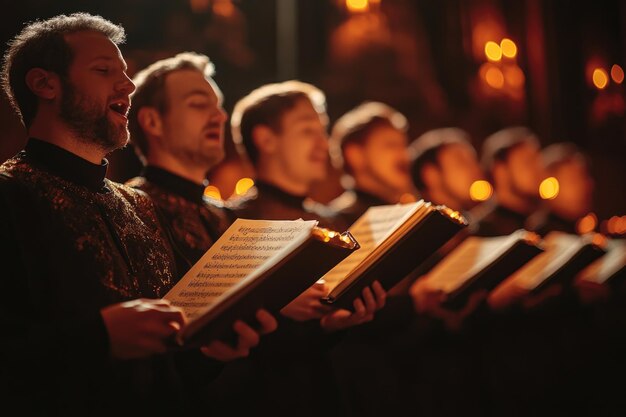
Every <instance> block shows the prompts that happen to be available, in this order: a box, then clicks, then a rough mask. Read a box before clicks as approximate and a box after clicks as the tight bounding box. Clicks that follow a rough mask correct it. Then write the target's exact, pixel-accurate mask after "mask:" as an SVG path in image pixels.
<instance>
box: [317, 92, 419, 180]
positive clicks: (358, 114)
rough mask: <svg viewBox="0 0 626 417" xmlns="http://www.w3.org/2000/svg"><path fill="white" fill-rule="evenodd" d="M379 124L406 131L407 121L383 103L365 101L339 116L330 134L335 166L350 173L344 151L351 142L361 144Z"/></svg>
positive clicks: (331, 151) (331, 152)
mask: <svg viewBox="0 0 626 417" xmlns="http://www.w3.org/2000/svg"><path fill="white" fill-rule="evenodd" d="M381 126H389V127H392V128H394V129H397V130H400V131H402V132H406V131H407V128H408V122H407V120H406V117H404V115H402V113H400V112H399V111H397V110H395V109H393V108H391V107H389V106H388V105H386V104H384V103H379V102H375V101H370V102H365V103H363V104H361V105H359V106H357V107H355V108H354V109H352V110H350V111H349V112H347V113H346V114H344V115H343V116H341V117H340V118H339V119H338V120H337V121H336V122H335V125H334V126H333V130H332V133H331V135H330V143H329V148H330V157H331V161H332V163H333V166H334V167H335V168H339V169H341V168H343V169H344V170H345V171H346V172H347V173H348V174H352V167H350V166H349V164H346V163H345V160H344V156H343V155H344V151H345V148H346V146H347V145H349V144H351V143H358V144H363V143H364V142H365V140H366V139H367V138H368V137H369V135H370V133H371V132H372V131H373V130H374V129H376V128H378V127H381Z"/></svg>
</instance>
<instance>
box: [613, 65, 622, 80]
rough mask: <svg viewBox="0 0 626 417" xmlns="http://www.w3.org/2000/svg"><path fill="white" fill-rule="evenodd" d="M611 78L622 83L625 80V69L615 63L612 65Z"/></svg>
mask: <svg viewBox="0 0 626 417" xmlns="http://www.w3.org/2000/svg"><path fill="white" fill-rule="evenodd" d="M611 79H612V80H613V81H614V82H615V83H616V84H621V83H623V82H624V70H623V69H622V67H620V66H619V65H617V64H615V65H613V66H612V67H611Z"/></svg>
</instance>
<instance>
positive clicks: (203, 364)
mask: <svg viewBox="0 0 626 417" xmlns="http://www.w3.org/2000/svg"><path fill="white" fill-rule="evenodd" d="M174 361H175V363H176V368H177V370H178V373H179V375H180V377H181V380H182V383H183V385H184V386H185V387H186V388H187V389H189V390H195V389H199V388H201V387H203V386H206V385H208V384H209V383H211V381H213V380H214V379H215V378H217V376H218V375H219V374H220V373H221V372H222V369H223V368H224V363H223V362H220V361H218V360H215V359H212V358H209V357H207V356H205V355H204V354H203V353H202V352H201V351H200V350H199V349H191V350H187V351H182V352H177V353H176V354H175V355H174Z"/></svg>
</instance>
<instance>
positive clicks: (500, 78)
mask: <svg viewBox="0 0 626 417" xmlns="http://www.w3.org/2000/svg"><path fill="white" fill-rule="evenodd" d="M485 81H486V82H487V85H488V86H489V87H491V88H495V89H498V90H499V89H501V88H502V87H504V75H503V74H502V71H500V68H498V67H491V68H489V69H488V70H487V72H485Z"/></svg>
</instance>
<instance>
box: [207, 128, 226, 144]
mask: <svg viewBox="0 0 626 417" xmlns="http://www.w3.org/2000/svg"><path fill="white" fill-rule="evenodd" d="M204 137H205V138H207V139H209V140H214V141H218V142H219V141H220V140H221V139H222V135H221V133H220V131H219V130H209V131H207V132H206V133H205V134H204Z"/></svg>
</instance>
